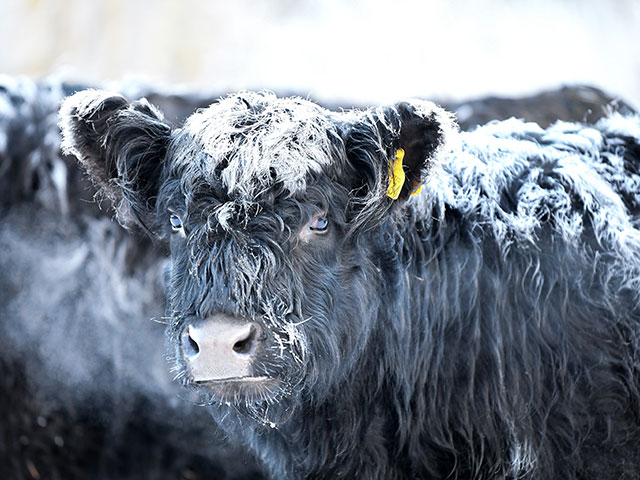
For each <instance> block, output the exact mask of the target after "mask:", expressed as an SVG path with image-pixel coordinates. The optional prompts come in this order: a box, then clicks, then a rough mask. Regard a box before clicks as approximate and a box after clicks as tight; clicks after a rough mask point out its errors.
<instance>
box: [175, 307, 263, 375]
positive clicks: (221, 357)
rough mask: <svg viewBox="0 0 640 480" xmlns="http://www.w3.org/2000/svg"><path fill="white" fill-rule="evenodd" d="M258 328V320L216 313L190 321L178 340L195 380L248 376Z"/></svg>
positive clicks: (258, 334) (255, 347)
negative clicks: (212, 315)
mask: <svg viewBox="0 0 640 480" xmlns="http://www.w3.org/2000/svg"><path fill="white" fill-rule="evenodd" d="M260 336H261V329H260V326H259V325H258V324H257V323H254V322H243V321H240V320H236V319H234V318H232V317H227V316H222V315H217V316H214V317H211V318H208V319H206V320H196V321H193V322H189V323H188V324H186V325H185V326H184V328H183V331H182V335H181V339H180V343H181V346H182V352H183V353H184V357H185V360H186V362H187V364H188V365H189V369H190V371H191V375H192V377H193V380H195V381H196V382H202V381H211V380H224V379H231V378H240V377H248V376H250V375H251V363H252V361H253V358H254V355H255V353H256V349H257V347H258V344H259V343H260Z"/></svg>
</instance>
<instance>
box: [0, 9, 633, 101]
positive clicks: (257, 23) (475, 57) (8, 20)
mask: <svg viewBox="0 0 640 480" xmlns="http://www.w3.org/2000/svg"><path fill="white" fill-rule="evenodd" d="M0 42H1V44H2V45H3V48H2V49H0V72H2V73H8V74H12V75H18V74H25V75H28V76H31V77H41V76H43V75H48V74H52V73H55V74H62V75H63V77H64V79H65V80H75V81H80V82H88V83H97V82H104V81H105V80H114V81H122V80H123V79H125V78H127V79H131V78H134V79H139V80H140V81H142V82H145V83H149V82H152V83H154V84H162V85H171V88H174V89H175V88H176V87H177V85H183V86H185V88H187V89H189V90H195V89H197V90H199V91H201V92H204V91H207V92H211V93H212V94H219V93H226V92H228V91H235V90H238V89H244V88H251V89H255V88H269V89H275V90H276V91H278V92H282V93H289V92H291V93H297V94H300V95H303V96H310V97H311V98H314V99H317V100H320V101H324V102H335V103H341V104H344V103H348V102H352V103H354V104H372V103H381V102H388V101H392V100H395V99H398V98H402V97H407V96H420V97H431V98H438V99H444V100H449V101H456V100H459V99H463V98H464V99H468V98H472V97H478V96H484V95H489V94H499V95H506V96H514V95H522V94H527V93H533V92H536V91H539V90H541V89H548V88H555V87H558V86H560V85H567V84H569V85H572V84H589V85H593V86H596V87H599V88H601V89H604V90H605V91H606V92H607V93H610V94H612V95H614V96H620V97H621V98H623V99H625V100H626V101H628V102H629V103H630V104H631V105H632V106H634V107H635V108H638V107H640V2H639V1H638V0H607V1H602V0H532V1H523V0H486V1H471V0H422V1H409V0H395V1H394V2H389V1H387V0H343V1H332V0H327V1H318V0H234V1H222V0H218V1H211V0H182V1H179V2H178V1H172V0H138V1H134V2H132V1H128V0H109V1H85V0H2V2H0Z"/></svg>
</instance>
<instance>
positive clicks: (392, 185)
mask: <svg viewBox="0 0 640 480" xmlns="http://www.w3.org/2000/svg"><path fill="white" fill-rule="evenodd" d="M402 159H404V149H403V148H399V149H398V151H397V152H396V158H395V159H394V160H393V163H391V162H389V188H388V189H387V197H390V198H392V199H393V200H397V199H398V197H399V196H400V190H402V185H404V178H405V176H404V170H403V169H402Z"/></svg>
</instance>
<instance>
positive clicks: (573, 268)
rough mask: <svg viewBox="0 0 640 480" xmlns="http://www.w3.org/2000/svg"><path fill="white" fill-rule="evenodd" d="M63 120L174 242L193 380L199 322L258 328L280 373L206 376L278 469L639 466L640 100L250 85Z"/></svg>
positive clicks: (174, 332) (176, 305)
mask: <svg viewBox="0 0 640 480" xmlns="http://www.w3.org/2000/svg"><path fill="white" fill-rule="evenodd" d="M61 117H62V125H63V130H64V135H65V144H66V149H67V151H69V152H71V153H73V154H75V155H77V156H78V157H79V159H80V161H81V162H82V163H83V165H84V166H85V168H86V169H87V170H88V171H89V172H90V173H91V174H92V175H94V181H95V182H96V183H97V184H98V185H99V186H100V187H101V188H102V191H103V192H104V193H105V194H106V195H107V196H108V197H110V198H112V199H114V200H115V204H116V206H117V208H118V210H119V214H120V215H121V218H122V219H124V220H126V219H133V220H134V221H137V222H138V223H139V224H141V225H143V227H144V228H145V229H146V230H147V231H149V232H152V233H153V234H154V235H155V236H156V237H158V238H160V239H162V240H163V241H165V242H167V243H169V245H170V249H171V257H172V266H171V269H170V272H169V273H168V275H167V285H168V302H167V303H168V305H167V320H168V327H167V332H168V336H169V343H170V350H171V352H172V354H173V356H174V357H175V368H176V371H177V373H178V375H179V376H180V377H181V378H182V379H183V380H184V383H185V384H187V385H192V383H193V382H192V381H191V377H190V372H189V369H188V367H187V364H186V363H185V358H184V356H183V354H182V352H181V348H180V346H179V336H180V332H181V330H182V328H183V325H184V324H185V322H187V321H188V320H190V319H193V318H208V317H211V316H212V315H214V314H217V313H220V312H223V313H225V314H232V315H234V316H235V317H240V318H244V319H247V320H251V321H253V322H257V323H259V324H260V325H261V327H262V330H263V331H264V332H265V338H264V339H262V341H263V346H262V348H261V350H260V351H259V354H258V355H257V358H256V360H255V362H254V364H253V365H252V369H253V373H252V374H253V375H256V376H257V375H260V376H267V377H270V378H272V379H275V380H276V381H277V387H276V388H268V389H265V390H262V391H260V390H258V391H255V390H252V391H249V390H247V391H239V392H238V391H236V392H235V394H233V395H226V394H225V393H224V390H220V389H211V390H208V389H207V388H206V385H205V386H204V387H203V386H201V387H200V388H199V391H201V393H202V401H203V402H204V403H207V404H209V405H210V410H211V412H212V414H213V416H214V418H215V419H216V421H217V422H218V424H219V425H220V426H221V427H222V428H223V429H224V430H225V431H227V432H228V433H229V434H230V435H231V436H233V437H234V438H241V439H243V441H244V442H245V443H246V444H247V445H248V446H249V447H250V448H251V449H252V450H253V451H254V452H256V453H257V454H258V455H259V456H260V457H261V458H262V459H263V460H264V461H265V463H266V464H267V465H268V467H269V468H270V470H271V472H272V474H273V477H274V478H302V477H304V478H367V479H368V478H385V479H392V478H512V479H515V478H531V479H548V478H612V479H613V478H615V479H619V478H637V477H638V476H639V475H640V441H639V440H640V351H639V348H640V336H639V334H640V311H639V310H638V306H639V300H640V299H639V297H638V291H639V290H638V288H639V287H640V231H638V228H637V227H638V224H639V222H640V209H639V208H640V207H639V206H640V203H639V201H640V200H639V196H638V192H639V188H638V187H639V186H640V174H639V171H638V162H639V161H640V157H639V146H638V145H639V143H640V119H639V118H638V117H635V116H630V117H623V116H620V115H617V114H616V115H612V116H611V117H610V118H606V119H603V120H601V121H600V122H599V123H597V124H596V125H595V126H585V125H580V124H563V123H559V124H556V125H555V126H553V127H552V128H550V129H548V130H546V131H545V130H542V129H541V128H540V127H538V126H537V125H533V124H526V123H523V122H520V121H515V120H512V121H508V122H504V123H496V124H490V125H488V126H486V127H483V128H480V129H478V130H476V131H474V132H473V133H469V134H459V135H456V134H455V133H454V129H453V126H452V122H451V120H450V117H449V115H448V114H447V113H446V112H445V111H443V110H442V109H440V108H438V107H436V106H435V105H433V104H430V103H428V102H408V103H403V104H398V105H395V106H390V107H386V108H379V109H374V110H368V111H365V112H346V113H343V114H335V113H331V112H328V111H326V110H324V109H322V108H320V107H317V106H316V105H314V104H311V103H309V102H306V101H303V100H300V99H277V98H276V97H274V96H272V95H270V94H252V93H243V94H240V95H237V96H231V97H228V98H226V99H223V100H221V101H220V102H219V103H217V104H214V105H212V106H211V107H210V108H209V109H206V110H203V111H201V112H199V113H197V114H195V115H194V116H192V117H191V118H190V119H189V120H188V121H187V122H186V124H185V125H184V127H182V128H178V129H171V128H169V126H168V125H166V124H165V123H164V122H163V120H162V116H161V115H160V114H159V112H158V111H156V110H154V109H153V108H151V107H149V106H148V105H147V104H146V103H145V102H142V103H140V102H135V103H129V102H127V101H125V100H124V98H122V97H121V96H119V95H116V94H112V93H108V92H100V91H87V92H82V93H79V94H77V95H74V96H73V97H71V98H69V99H68V100H66V101H65V103H64V105H63V107H62V110H61ZM398 148H403V149H406V154H407V155H406V162H405V173H406V176H407V182H406V183H405V186H404V188H403V189H402V192H401V195H400V198H399V199H398V200H397V201H394V200H391V199H390V198H388V197H387V196H386V194H385V193H386V190H387V186H388V185H389V182H390V180H391V179H390V168H389V162H390V159H392V158H393V157H394V155H395V152H396V150H397V149H398ZM417 182H422V183H423V191H422V193H421V194H419V195H416V196H411V197H409V194H410V193H411V192H412V191H413V190H414V188H415V186H416V185H414V183H417ZM172 216H173V217H178V218H180V220H181V224H182V227H180V228H175V225H174V226H173V227H174V228H172V225H171V224H170V222H169V218H170V217H172ZM318 216H323V217H326V218H327V220H328V222H329V230H328V232H326V233H324V234H322V235H315V234H313V233H312V234H310V233H309V232H308V225H309V223H310V222H311V221H312V220H313V219H315V218H318Z"/></svg>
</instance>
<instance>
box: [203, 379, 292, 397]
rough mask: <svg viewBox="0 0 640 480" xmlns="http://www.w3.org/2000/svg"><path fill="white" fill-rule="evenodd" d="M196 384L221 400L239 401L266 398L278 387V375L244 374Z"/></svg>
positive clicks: (271, 395)
mask: <svg viewBox="0 0 640 480" xmlns="http://www.w3.org/2000/svg"><path fill="white" fill-rule="evenodd" d="M193 383H194V384H195V385H197V386H200V387H203V388H206V389H207V390H209V391H210V392H211V393H212V394H213V396H214V397H216V398H217V399H219V400H221V401H230V402H237V401H239V400H242V401H257V400H266V399H268V398H271V397H273V395H274V394H275V392H276V391H277V389H278V386H279V384H280V380H279V378H278V377H268V376H244V377H230V378H216V379H211V380H198V381H194V382H193Z"/></svg>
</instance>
